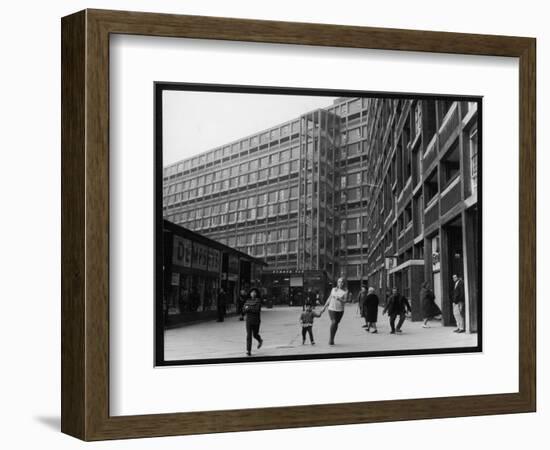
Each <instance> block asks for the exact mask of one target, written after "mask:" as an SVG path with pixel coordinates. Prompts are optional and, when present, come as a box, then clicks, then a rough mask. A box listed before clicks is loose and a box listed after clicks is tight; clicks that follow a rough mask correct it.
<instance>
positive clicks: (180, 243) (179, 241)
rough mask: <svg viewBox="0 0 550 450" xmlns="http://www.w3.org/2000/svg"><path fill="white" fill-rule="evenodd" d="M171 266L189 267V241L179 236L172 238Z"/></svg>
mask: <svg viewBox="0 0 550 450" xmlns="http://www.w3.org/2000/svg"><path fill="white" fill-rule="evenodd" d="M172 264H174V265H175V266H180V267H191V241H189V240H188V239H184V238H182V237H180V236H174V248H173V249H172Z"/></svg>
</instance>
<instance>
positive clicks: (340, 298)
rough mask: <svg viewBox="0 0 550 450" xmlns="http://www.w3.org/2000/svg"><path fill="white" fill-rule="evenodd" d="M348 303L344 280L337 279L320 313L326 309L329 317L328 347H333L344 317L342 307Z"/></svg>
mask: <svg viewBox="0 0 550 450" xmlns="http://www.w3.org/2000/svg"><path fill="white" fill-rule="evenodd" d="M347 301H348V291H347V289H344V279H343V278H338V282H337V284H336V287H334V288H332V290H331V291H330V295H329V297H328V299H327V301H326V303H325V306H323V310H322V311H321V312H322V313H323V312H324V311H325V309H327V308H328V315H329V317H330V340H329V342H328V343H329V345H334V337H335V336H336V331H337V330H338V324H339V323H340V320H342V316H343V315H344V305H345V304H346V303H347Z"/></svg>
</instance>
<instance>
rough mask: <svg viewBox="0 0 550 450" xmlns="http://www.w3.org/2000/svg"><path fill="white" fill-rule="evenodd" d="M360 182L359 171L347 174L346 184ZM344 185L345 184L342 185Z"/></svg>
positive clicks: (351, 184) (355, 184)
mask: <svg viewBox="0 0 550 450" xmlns="http://www.w3.org/2000/svg"><path fill="white" fill-rule="evenodd" d="M360 184H361V172H356V173H353V174H351V175H348V179H347V185H348V186H358V185H360ZM342 187H345V186H342Z"/></svg>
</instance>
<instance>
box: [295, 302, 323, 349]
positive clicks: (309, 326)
mask: <svg viewBox="0 0 550 450" xmlns="http://www.w3.org/2000/svg"><path fill="white" fill-rule="evenodd" d="M321 314H322V313H316V312H315V311H313V306H312V305H308V306H307V309H306V310H305V311H304V312H303V313H302V314H301V315H300V323H301V324H302V345H304V344H305V343H306V333H309V341H310V342H311V345H315V341H314V340H313V319H314V318H315V317H321Z"/></svg>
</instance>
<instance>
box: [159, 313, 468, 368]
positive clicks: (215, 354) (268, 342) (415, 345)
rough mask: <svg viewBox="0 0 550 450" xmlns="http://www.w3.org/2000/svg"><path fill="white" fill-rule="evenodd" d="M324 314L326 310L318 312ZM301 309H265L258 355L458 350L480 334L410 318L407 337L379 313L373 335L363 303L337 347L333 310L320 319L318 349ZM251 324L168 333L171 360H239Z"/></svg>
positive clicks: (342, 328) (347, 317)
mask: <svg viewBox="0 0 550 450" xmlns="http://www.w3.org/2000/svg"><path fill="white" fill-rule="evenodd" d="M316 309H317V311H320V308H319V307H317V308H316ZM301 313H302V308H301V307H288V306H283V307H275V308H273V309H263V310H262V324H261V328H260V335H261V336H262V338H263V339H264V345H263V346H262V348H261V349H260V350H257V349H256V342H255V341H253V348H252V358H253V357H254V356H281V355H284V356H289V355H290V356H297V355H304V354H323V353H324V354H326V353H348V352H365V351H394V350H418V349H435V348H452V347H475V346H476V345H477V338H478V335H477V334H469V333H462V334H459V333H453V328H452V327H443V326H442V325H441V323H440V322H438V321H434V322H431V323H430V328H422V322H412V321H410V320H406V321H405V323H404V324H403V327H402V330H403V331H402V333H396V334H390V326H389V322H388V316H387V315H385V316H383V315H382V310H381V309H380V312H379V315H378V333H377V334H373V333H367V332H366V331H365V329H364V328H362V325H364V320H363V318H361V317H360V316H359V313H358V311H357V305H355V304H353V305H348V306H346V311H345V313H344V316H343V318H342V321H341V322H340V325H339V328H338V333H337V334H336V339H335V345H328V340H329V326H330V320H329V317H328V311H325V313H324V314H323V316H322V317H321V318H318V319H315V323H314V325H313V334H314V337H315V343H316V344H315V345H311V344H310V342H309V338H307V341H306V345H302V335H301V327H300V323H299V318H300V314H301ZM245 336H246V331H245V325H244V322H242V321H239V320H238V318H237V317H228V318H226V320H225V321H224V322H215V321H212V322H203V323H197V324H188V325H184V326H182V327H180V328H176V329H170V330H166V331H165V337H164V344H165V350H164V352H165V359H166V360H167V361H178V360H187V359H212V358H234V357H243V356H245Z"/></svg>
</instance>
